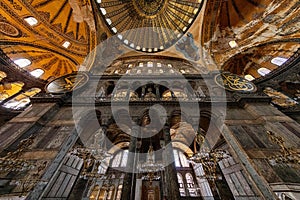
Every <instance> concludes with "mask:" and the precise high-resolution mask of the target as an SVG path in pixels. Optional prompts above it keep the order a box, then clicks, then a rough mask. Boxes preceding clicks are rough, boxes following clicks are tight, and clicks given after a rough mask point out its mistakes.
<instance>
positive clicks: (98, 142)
mask: <svg viewBox="0 0 300 200" xmlns="http://www.w3.org/2000/svg"><path fill="white" fill-rule="evenodd" d="M69 154H70V155H73V156H76V157H78V158H80V159H82V160H83V170H82V172H81V175H80V177H81V178H84V179H88V178H102V177H103V175H104V174H102V173H99V166H100V165H101V164H102V163H103V162H105V160H107V159H109V158H111V156H112V154H110V153H109V152H108V151H107V149H106V145H105V135H104V133H103V130H102V129H101V128H100V129H99V130H97V131H96V132H95V135H94V142H93V143H92V144H91V145H89V147H76V148H74V149H73V150H72V151H71V152H70V153H69Z"/></svg>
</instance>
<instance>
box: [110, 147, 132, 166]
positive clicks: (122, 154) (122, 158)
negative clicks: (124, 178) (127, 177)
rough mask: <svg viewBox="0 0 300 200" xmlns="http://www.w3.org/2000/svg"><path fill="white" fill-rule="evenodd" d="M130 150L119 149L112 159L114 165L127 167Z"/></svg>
mask: <svg viewBox="0 0 300 200" xmlns="http://www.w3.org/2000/svg"><path fill="white" fill-rule="evenodd" d="M127 160H128V150H122V151H119V152H118V153H117V154H116V155H115V156H114V158H113V160H112V167H126V165H127Z"/></svg>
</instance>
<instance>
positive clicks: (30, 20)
mask: <svg viewBox="0 0 300 200" xmlns="http://www.w3.org/2000/svg"><path fill="white" fill-rule="evenodd" d="M24 20H25V21H26V22H27V23H28V24H29V25H30V26H35V25H37V24H38V20H37V19H36V18H34V17H26V18H24Z"/></svg>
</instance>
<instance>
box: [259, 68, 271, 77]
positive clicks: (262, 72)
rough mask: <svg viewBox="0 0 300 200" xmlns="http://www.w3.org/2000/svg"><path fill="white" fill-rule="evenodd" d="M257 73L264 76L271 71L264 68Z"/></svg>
mask: <svg viewBox="0 0 300 200" xmlns="http://www.w3.org/2000/svg"><path fill="white" fill-rule="evenodd" d="M257 72H258V73H259V74H260V75H261V76H265V75H267V74H268V73H270V72H271V70H269V69H267V68H265V67H261V68H259V69H258V70H257Z"/></svg>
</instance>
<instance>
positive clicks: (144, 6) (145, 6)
mask: <svg viewBox="0 0 300 200" xmlns="http://www.w3.org/2000/svg"><path fill="white" fill-rule="evenodd" d="M133 3H134V5H135V6H136V7H137V8H138V9H137V10H140V11H141V12H142V13H143V14H145V15H147V16H151V15H155V14H157V13H158V12H159V11H160V10H161V9H162V7H163V6H164V4H165V0H134V1H133Z"/></svg>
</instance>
